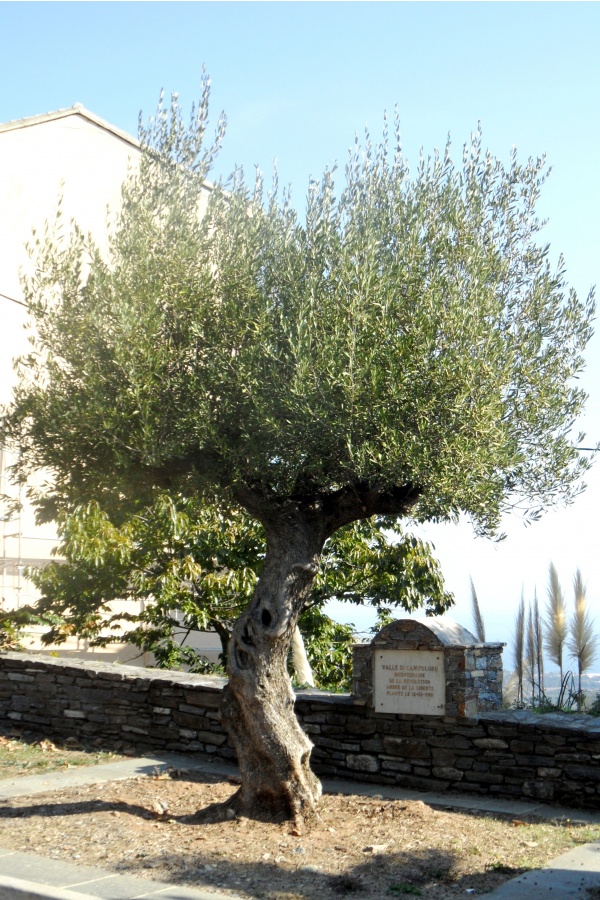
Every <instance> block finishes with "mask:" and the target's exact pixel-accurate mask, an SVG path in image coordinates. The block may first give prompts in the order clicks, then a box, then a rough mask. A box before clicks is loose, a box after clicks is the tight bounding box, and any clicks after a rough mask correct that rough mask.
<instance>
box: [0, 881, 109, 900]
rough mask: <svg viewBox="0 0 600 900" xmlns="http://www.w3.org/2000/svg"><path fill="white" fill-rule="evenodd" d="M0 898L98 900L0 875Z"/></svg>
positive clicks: (17, 899) (10, 899)
mask: <svg viewBox="0 0 600 900" xmlns="http://www.w3.org/2000/svg"><path fill="white" fill-rule="evenodd" d="M0 897H1V898H2V900H98V898H97V897H92V896H91V895H90V894H79V893H76V892H75V891H69V890H66V889H65V888H55V887H50V886H49V885H47V884H39V882H35V881H23V880H22V879H20V878H10V876H8V875H0Z"/></svg>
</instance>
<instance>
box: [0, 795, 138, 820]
mask: <svg viewBox="0 0 600 900" xmlns="http://www.w3.org/2000/svg"><path fill="white" fill-rule="evenodd" d="M99 812H111V813H112V812H119V813H128V814H129V815H131V816H140V817H141V818H143V819H151V818H153V816H152V814H151V812H150V811H149V810H148V809H147V808H146V807H144V806H136V805H135V804H132V803H126V802H125V801H121V800H82V801H81V802H78V803H73V802H71V801H69V802H67V803H62V802H60V801H58V802H57V803H48V802H47V801H46V802H42V803H31V804H30V805H29V806H0V821H1V820H2V819H25V818H28V817H32V816H41V817H46V818H53V817H60V816H80V815H82V814H85V813H99Z"/></svg>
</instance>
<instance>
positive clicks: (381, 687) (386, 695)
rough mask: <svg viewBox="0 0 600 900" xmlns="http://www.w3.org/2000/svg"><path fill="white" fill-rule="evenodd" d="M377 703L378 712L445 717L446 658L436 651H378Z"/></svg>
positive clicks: (376, 665)
mask: <svg viewBox="0 0 600 900" xmlns="http://www.w3.org/2000/svg"><path fill="white" fill-rule="evenodd" d="M374 674H375V684H374V688H375V691H374V694H375V696H374V700H375V709H376V711H377V712H385V713H407V714H411V715H421V716H443V715H444V710H445V707H446V702H445V698H446V679H445V677H444V655H443V652H441V651H435V650H377V651H376V653H375V673H374Z"/></svg>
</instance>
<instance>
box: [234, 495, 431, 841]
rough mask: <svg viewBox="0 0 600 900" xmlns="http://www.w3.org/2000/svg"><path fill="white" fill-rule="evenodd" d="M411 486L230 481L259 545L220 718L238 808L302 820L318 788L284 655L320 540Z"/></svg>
mask: <svg viewBox="0 0 600 900" xmlns="http://www.w3.org/2000/svg"><path fill="white" fill-rule="evenodd" d="M419 493H420V491H419V488H418V487H414V486H413V485H412V484H410V483H407V484H405V485H402V486H401V487H397V488H393V489H391V490H389V489H388V490H385V489H384V488H383V487H382V486H377V485H375V486H373V485H369V484H353V485H351V486H347V487H345V488H340V489H338V490H337V491H333V492H331V493H326V494H312V495H311V494H309V493H307V494H306V495H304V496H300V497H296V498H294V499H293V498H292V497H287V498H281V497H279V498H278V497H275V496H273V494H271V493H270V491H269V490H268V489H267V488H265V487H262V488H261V487H257V488H255V489H250V488H241V487H240V488H239V489H238V490H237V491H236V496H237V499H238V501H239V502H240V503H241V505H242V506H244V507H245V508H246V509H247V510H248V512H250V513H251V514H252V515H254V516H256V518H257V519H259V520H260V522H262V524H263V526H264V529H265V533H266V537H267V553H266V557H265V562H264V566H263V570H262V573H261V576H260V579H259V582H258V584H257V587H256V591H255V594H254V597H253V599H252V602H251V603H250V605H249V606H248V609H247V610H246V611H245V612H244V613H243V614H242V615H241V616H240V618H239V619H238V621H237V622H236V623H235V625H234V627H233V632H232V635H231V639H230V642H229V652H228V661H227V673H228V675H229V684H228V685H227V687H226V689H225V691H224V694H223V701H222V704H221V718H222V721H223V724H224V725H225V727H226V728H227V730H228V732H229V735H230V737H231V740H232V742H233V745H234V747H235V749H236V751H237V755H238V762H239V766H240V771H241V776H242V785H241V788H240V790H239V791H238V793H237V794H236V796H235V797H234V798H233V800H232V801H231V802H230V803H229V804H228V806H232V807H233V808H234V809H235V810H236V811H237V812H238V813H241V814H243V815H247V816H252V817H255V818H262V817H269V818H273V817H280V818H288V819H293V820H295V821H296V823H297V824H299V825H300V824H302V823H303V822H305V821H307V820H310V819H311V818H312V817H313V816H314V814H315V810H316V805H317V802H318V799H319V797H320V795H321V786H320V783H319V780H318V779H317V777H316V776H315V775H314V773H313V772H312V771H311V768H310V752H311V749H312V744H311V742H310V740H309V739H308V737H307V736H306V734H305V733H304V732H303V731H302V729H301V728H300V725H299V724H298V720H297V719H296V715H295V712H294V693H293V691H292V687H291V683H290V678H289V675H288V671H287V657H288V652H289V649H290V644H291V640H292V634H293V631H294V628H295V627H296V623H297V620H298V616H299V614H300V612H301V610H302V607H303V605H304V603H305V601H306V599H307V597H308V595H309V593H310V589H311V586H312V583H313V580H314V577H315V575H316V574H317V570H318V564H319V560H320V557H321V552H322V550H323V545H324V543H325V541H326V539H327V538H328V537H330V535H332V534H333V533H334V532H335V531H337V529H338V528H341V527H343V526H344V525H347V524H349V523H350V522H354V521H356V520H357V519H364V518H368V517H369V516H373V515H394V516H397V515H403V514H405V513H406V512H408V510H410V508H411V507H412V506H413V505H414V504H415V502H416V500H417V498H418V496H419Z"/></svg>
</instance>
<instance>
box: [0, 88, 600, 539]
mask: <svg viewBox="0 0 600 900" xmlns="http://www.w3.org/2000/svg"><path fill="white" fill-rule="evenodd" d="M199 119H202V117H199ZM199 119H198V118H197V119H195V120H194V123H195V124H194V123H193V124H192V127H191V128H190V129H189V130H187V129H186V128H185V127H184V126H183V124H182V121H181V114H180V111H179V109H178V107H177V104H176V102H173V104H172V105H171V107H170V108H169V109H166V108H162V107H161V108H160V109H159V111H158V113H157V116H156V118H155V120H154V125H153V127H152V128H150V129H148V130H146V131H142V138H144V139H145V140H146V141H147V142H148V146H147V148H146V151H145V153H144V155H143V157H142V162H141V167H140V171H139V173H138V174H137V175H136V176H133V177H132V178H131V179H130V180H129V182H128V183H127V184H126V185H125V187H124V191H123V207H122V210H121V212H120V215H119V216H118V217H117V222H116V227H115V229H114V231H113V235H112V239H111V243H110V248H109V254H108V258H106V259H103V258H102V257H101V256H100V253H99V251H98V250H97V249H96V248H95V247H94V245H93V242H92V241H91V239H90V238H89V237H88V236H85V235H83V234H81V233H76V235H75V237H74V239H73V240H72V241H71V242H70V243H69V244H68V245H65V244H64V243H53V242H50V243H49V244H46V245H45V246H43V247H41V248H40V249H41V251H42V252H41V255H40V257H39V259H38V267H37V271H36V274H35V275H34V277H33V278H32V279H30V280H29V282H28V285H27V299H28V302H29V305H30V309H31V312H32V315H33V319H34V322H35V338H34V349H33V352H32V353H31V355H30V356H29V357H28V358H27V359H26V360H25V361H24V363H23V365H22V373H23V380H22V382H21V385H20V387H19V388H18V389H17V393H16V402H15V406H14V407H13V411H12V413H11V416H10V418H9V428H10V430H11V431H12V433H13V434H14V435H15V436H17V437H18V439H19V441H20V443H21V447H22V453H23V456H22V459H23V463H22V465H23V468H24V469H31V468H39V467H47V468H49V469H50V470H51V471H52V473H53V479H54V483H53V489H52V492H51V495H50V496H51V497H52V499H53V500H54V501H55V504H56V506H59V507H60V506H61V505H64V504H65V503H71V502H72V501H73V499H74V498H75V499H76V500H78V501H80V500H83V501H85V500H87V499H89V498H97V497H99V496H101V495H103V494H105V493H106V492H109V493H111V494H118V492H119V491H123V492H125V493H130V492H131V490H132V484H133V485H134V486H135V487H134V489H138V490H139V489H141V487H142V486H143V484H147V483H151V482H153V481H154V482H158V483H162V484H164V483H168V484H172V483H179V482H186V481H189V480H190V479H191V480H192V481H193V483H194V488H195V490H196V491H198V490H200V491H202V492H203V493H204V494H206V495H211V496H214V495H215V493H216V494H217V495H220V494H222V492H224V491H225V492H228V493H231V492H233V494H234V495H235V492H236V488H239V487H240V486H241V487H243V488H247V487H250V486H251V487H258V486H260V488H261V489H262V490H263V491H265V492H267V493H268V495H269V496H270V497H279V498H281V497H288V496H295V495H301V494H303V495H305V494H314V495H316V494H319V493H321V492H322V493H333V492H335V491H339V490H340V489H345V488H348V487H350V488H351V489H353V488H356V487H357V486H358V485H362V486H364V485H367V486H371V487H372V486H375V485H376V486H380V487H381V489H383V490H384V491H392V490H393V489H394V488H396V487H398V486H401V487H403V488H405V487H406V486H410V489H411V490H412V492H414V495H415V499H417V498H418V502H417V503H416V505H414V508H413V510H412V514H413V516H415V517H417V518H420V519H426V518H440V519H448V518H454V517H456V516H457V515H458V514H459V513H460V512H465V513H467V514H468V515H470V516H471V517H472V520H473V521H474V523H475V524H476V526H477V527H478V528H480V529H482V530H488V531H489V530H492V531H493V530H494V529H495V528H496V527H497V524H498V520H499V515H500V513H501V511H502V510H503V509H505V508H507V507H514V506H515V505H516V504H522V505H524V507H525V509H526V511H527V512H528V513H529V514H531V513H534V514H535V512H536V511H538V510H539V509H541V508H543V507H545V506H547V505H548V504H551V503H554V502H556V501H558V500H568V499H569V498H570V497H572V495H573V492H574V491H575V490H577V487H578V485H579V478H580V475H581V473H582V470H583V469H584V468H585V463H584V462H582V461H581V459H580V458H579V454H578V453H577V450H576V448H575V446H574V444H573V441H572V440H571V438H570V431H571V429H572V426H573V423H574V421H575V419H576V417H577V415H578V413H579V412H580V411H581V408H582V405H583V401H584V395H583V392H582V391H581V389H579V388H578V387H577V385H576V383H575V382H574V378H576V376H577V374H578V373H579V372H580V370H581V368H582V367H583V362H584V360H583V350H584V347H585V345H586V342H587V340H588V339H589V336H590V334H591V324H590V323H591V318H592V311H593V299H592V298H591V296H590V297H589V298H587V300H585V301H580V300H579V299H578V298H577V296H576V295H575V293H574V292H573V291H569V290H568V289H567V286H566V282H565V273H564V269H563V265H562V262H561V263H560V264H559V266H558V269H557V270H556V271H553V270H552V269H551V266H550V262H549V251H548V247H547V246H540V245H539V244H538V243H536V241H537V238H538V232H539V231H540V228H541V223H540V221H539V220H538V218H537V217H536V213H535V204H536V201H537V199H538V195H539V191H540V187H541V185H542V183H543V180H544V177H545V167H544V162H543V160H529V161H528V162H527V163H526V164H524V165H521V164H520V163H518V162H517V159H516V156H515V155H513V157H512V160H511V163H510V166H509V167H508V168H505V167H504V166H503V165H502V163H500V162H499V161H498V160H496V159H494V158H493V157H492V156H491V155H490V154H489V153H485V152H484V151H483V149H482V144H481V135H480V134H479V133H478V134H476V135H475V136H474V137H473V138H472V142H471V144H470V145H468V146H467V147H465V150H464V154H463V163H462V166H460V167H457V166H456V165H455V164H454V163H453V162H452V160H451V156H450V147H449V146H448V147H447V148H446V152H445V153H444V154H442V155H438V154H436V155H434V156H433V157H432V158H425V157H422V159H421V161H420V163H419V166H418V168H417V171H416V173H415V174H414V176H412V177H411V176H410V174H409V170H408V164H407V162H406V160H405V159H404V157H403V156H402V153H401V150H400V139H399V135H398V134H397V133H395V134H394V140H393V141H389V140H388V138H387V136H384V140H383V141H382V142H381V143H379V144H377V145H372V144H371V143H370V141H368V140H367V142H366V144H365V146H364V147H360V146H359V145H358V144H357V145H356V146H355V148H354V150H353V151H352V152H351V154H350V157H349V160H348V163H347V165H346V178H345V185H344V186H343V187H342V188H341V189H339V191H338V192H336V188H335V184H334V174H333V173H332V172H326V173H325V175H324V176H323V178H322V179H321V180H320V181H318V182H317V181H314V182H311V185H310V189H309V192H308V197H307V208H306V216H305V219H304V221H301V219H300V215H299V214H298V213H297V212H296V211H295V209H294V208H293V207H292V205H291V202H290V198H289V196H288V195H287V194H285V192H284V193H283V195H281V194H280V193H279V192H278V191H277V186H276V185H275V187H274V189H273V191H272V192H271V193H269V194H268V195H266V196H265V195H264V192H263V187H262V181H261V180H260V178H259V179H258V180H257V183H256V185H255V186H254V188H252V189H250V188H248V187H247V186H246V184H245V182H244V181H243V178H242V175H241V173H239V172H238V173H236V175H235V176H234V178H233V180H232V183H231V185H230V186H229V187H230V189H229V191H228V192H225V191H224V190H223V189H222V188H221V187H219V186H217V187H215V188H214V190H212V192H211V194H210V198H209V200H208V208H207V210H206V213H205V214H204V216H203V217H202V218H200V217H199V216H198V208H199V205H200V204H201V202H202V193H203V191H204V187H203V181H202V178H201V177H200V175H198V174H195V169H194V167H195V166H196V167H197V168H198V169H199V171H200V173H201V174H202V175H203V174H204V173H205V169H206V165H207V164H206V165H205V164H204V163H203V162H202V159H203V158H202V157H201V156H200V154H201V150H200V148H199V146H198V142H197V138H198V133H197V132H198V126H197V121H198V120H199ZM201 130H202V129H201ZM390 144H391V146H390ZM50 496H49V497H47V498H46V501H45V502H46V504H47V505H48V506H49V509H50V510H53V509H55V507H53V506H52V504H51V502H50Z"/></svg>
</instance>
